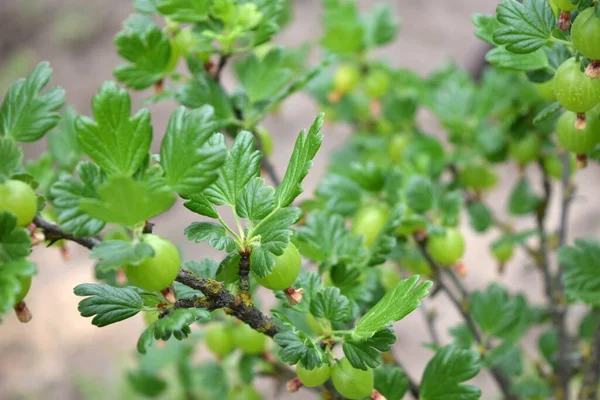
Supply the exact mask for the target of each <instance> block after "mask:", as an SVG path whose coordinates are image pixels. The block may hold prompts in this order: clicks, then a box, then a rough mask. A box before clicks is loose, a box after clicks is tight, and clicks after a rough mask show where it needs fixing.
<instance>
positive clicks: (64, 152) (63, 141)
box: [48, 107, 83, 170]
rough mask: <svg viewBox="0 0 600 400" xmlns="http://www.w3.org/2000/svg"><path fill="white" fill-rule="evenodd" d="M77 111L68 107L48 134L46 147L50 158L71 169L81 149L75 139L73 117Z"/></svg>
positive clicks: (77, 159) (78, 157)
mask: <svg viewBox="0 0 600 400" xmlns="http://www.w3.org/2000/svg"><path fill="white" fill-rule="evenodd" d="M76 118H77V112H76V111H75V110H74V109H73V108H71V107H68V108H67V109H66V110H65V111H64V112H63V118H62V121H61V122H60V124H59V125H58V127H57V128H56V129H54V130H53V131H52V132H50V133H49V134H48V148H49V149H50V154H52V159H53V160H54V161H56V163H57V164H58V165H60V166H61V167H64V168H67V169H68V170H71V169H72V168H74V167H75V165H76V164H77V162H79V160H80V159H81V156H82V153H83V152H82V150H81V147H80V146H79V142H78V141H77V131H76V130H75V119H76Z"/></svg>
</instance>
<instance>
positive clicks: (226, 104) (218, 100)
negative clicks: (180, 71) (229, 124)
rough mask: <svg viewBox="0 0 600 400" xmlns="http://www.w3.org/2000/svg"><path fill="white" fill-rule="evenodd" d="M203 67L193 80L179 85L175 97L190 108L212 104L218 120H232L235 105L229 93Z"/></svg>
mask: <svg viewBox="0 0 600 400" xmlns="http://www.w3.org/2000/svg"><path fill="white" fill-rule="evenodd" d="M201 68H202V71H201V72H197V73H195V74H194V78H193V79H192V80H191V81H189V82H187V83H184V84H183V85H181V86H180V87H179V89H178V91H177V94H176V95H175V98H176V99H177V101H178V102H179V103H180V104H181V105H183V106H186V107H189V108H199V107H202V106H204V105H207V104H208V105H211V106H212V107H213V108H214V110H215V117H216V119H217V121H228V120H231V119H232V118H233V117H234V114H233V107H232V105H231V101H230V100H229V97H228V96H227V93H225V91H224V90H223V88H222V87H221V85H219V84H218V83H217V82H215V80H214V79H212V78H211V77H210V76H208V75H207V73H206V72H205V71H204V65H202V66H201Z"/></svg>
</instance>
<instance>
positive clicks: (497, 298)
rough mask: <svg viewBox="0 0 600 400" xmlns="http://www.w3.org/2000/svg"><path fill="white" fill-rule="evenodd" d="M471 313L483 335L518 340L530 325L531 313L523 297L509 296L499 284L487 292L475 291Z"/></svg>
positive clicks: (489, 288)
mask: <svg viewBox="0 0 600 400" xmlns="http://www.w3.org/2000/svg"><path fill="white" fill-rule="evenodd" d="M471 313H472V315H473V319H474V320H475V321H476V322H477V324H478V325H479V326H480V327H481V330H482V332H483V333H485V334H488V335H495V336H497V337H500V338H506V339H510V338H518V337H519V335H520V334H522V333H524V331H525V330H526V329H527V327H528V325H529V321H528V320H529V319H530V315H529V311H528V308H527V303H526V301H525V298H524V297H523V296H521V295H517V296H509V294H508V293H507V291H506V290H505V289H503V288H502V287H501V286H499V285H497V284H492V285H490V286H489V287H488V288H487V290H486V291H485V292H482V291H479V290H477V291H475V292H473V294H472V296H471Z"/></svg>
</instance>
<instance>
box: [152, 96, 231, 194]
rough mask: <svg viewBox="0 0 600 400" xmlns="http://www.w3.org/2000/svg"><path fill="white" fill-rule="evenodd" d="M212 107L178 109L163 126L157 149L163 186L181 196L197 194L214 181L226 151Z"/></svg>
mask: <svg viewBox="0 0 600 400" xmlns="http://www.w3.org/2000/svg"><path fill="white" fill-rule="evenodd" d="M217 129H218V127H217V123H216V121H215V119H214V111H213V109H212V107H209V106H204V107H201V108H198V109H195V110H186V109H185V108H183V107H181V108H178V109H177V110H176V111H175V112H174V113H173V115H171V118H170V119H169V124H168V126H167V132H166V133H165V137H164V138H163V141H162V145H161V149H160V163H161V165H162V166H163V168H164V170H165V178H166V183H167V184H169V185H170V186H171V187H172V188H173V189H175V191H176V192H177V193H179V194H180V195H181V196H184V197H186V196H189V195H192V194H194V193H200V192H202V191H203V190H204V189H206V188H207V187H208V186H209V185H210V184H212V183H213V182H214V181H216V180H217V177H218V170H219V168H220V167H221V165H222V164H223V162H225V158H226V157H227V148H226V147H225V141H224V139H223V137H222V135H220V134H218V133H215V132H216V131H217Z"/></svg>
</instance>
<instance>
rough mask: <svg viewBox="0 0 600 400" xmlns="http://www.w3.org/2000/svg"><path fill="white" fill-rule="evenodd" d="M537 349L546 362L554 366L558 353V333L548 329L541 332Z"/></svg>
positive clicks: (554, 329)
mask: <svg viewBox="0 0 600 400" xmlns="http://www.w3.org/2000/svg"><path fill="white" fill-rule="evenodd" d="M538 349H539V351H540V353H541V354H542V355H543V356H544V358H545V359H546V361H548V362H549V363H550V364H552V365H554V364H555V363H556V361H557V360H556V357H555V355H556V353H557V352H558V333H557V332H556V328H549V329H547V330H546V331H545V332H542V334H541V335H540V337H539V339H538Z"/></svg>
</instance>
